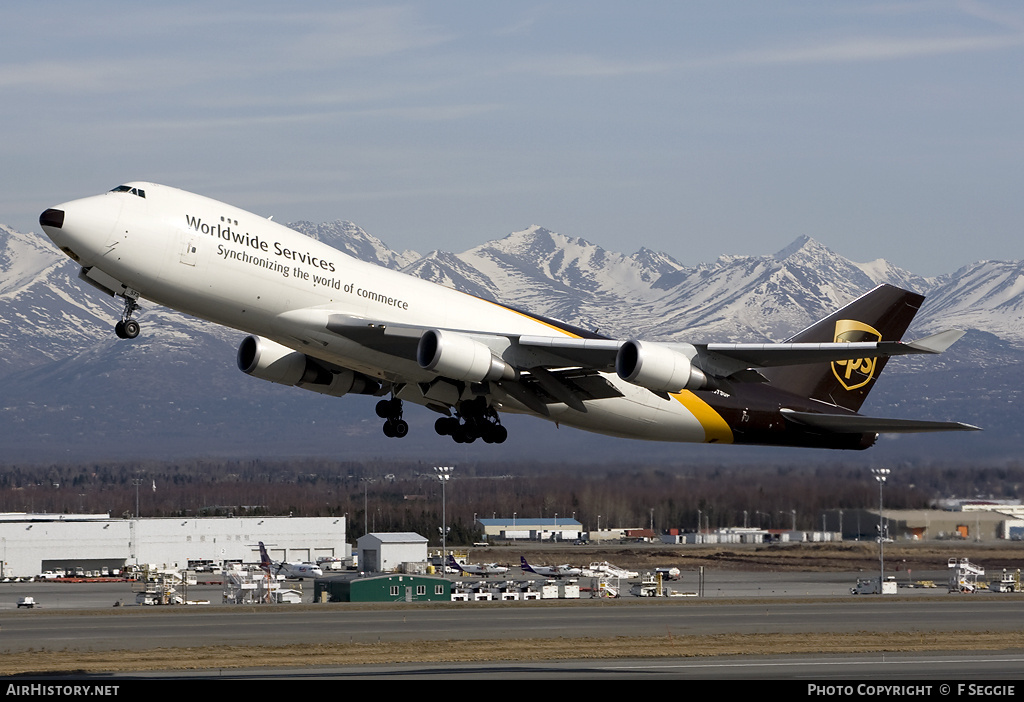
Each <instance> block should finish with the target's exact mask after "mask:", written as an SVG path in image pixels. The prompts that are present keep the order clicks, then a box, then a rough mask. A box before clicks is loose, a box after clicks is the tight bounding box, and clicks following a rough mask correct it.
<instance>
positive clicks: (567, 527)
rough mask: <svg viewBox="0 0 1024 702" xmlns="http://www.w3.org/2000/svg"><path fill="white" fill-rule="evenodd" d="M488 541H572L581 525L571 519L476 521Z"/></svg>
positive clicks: (532, 518)
mask: <svg viewBox="0 0 1024 702" xmlns="http://www.w3.org/2000/svg"><path fill="white" fill-rule="evenodd" d="M477 522H478V523H479V524H480V526H481V527H483V531H484V536H485V538H487V540H489V541H493V540H495V539H497V540H499V541H503V540H504V541H518V540H524V541H525V540H530V541H574V540H576V539H578V538H580V536H581V534H582V532H583V525H582V524H580V523H579V522H578V521H576V520H575V519H573V518H571V517H518V516H516V515H513V516H512V518H511V519H509V518H507V517H496V518H494V519H478V520H477Z"/></svg>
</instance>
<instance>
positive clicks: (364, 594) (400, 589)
mask: <svg viewBox="0 0 1024 702" xmlns="http://www.w3.org/2000/svg"><path fill="white" fill-rule="evenodd" d="M321 593H324V594H326V596H327V601H329V602H451V600H452V584H451V582H449V581H448V580H446V579H444V578H438V577H434V576H429V575H405V574H397V573H388V574H385V575H375V576H371V577H369V578H344V577H342V578H317V580H316V583H315V590H314V598H315V601H316V602H322V601H324V595H323V594H321Z"/></svg>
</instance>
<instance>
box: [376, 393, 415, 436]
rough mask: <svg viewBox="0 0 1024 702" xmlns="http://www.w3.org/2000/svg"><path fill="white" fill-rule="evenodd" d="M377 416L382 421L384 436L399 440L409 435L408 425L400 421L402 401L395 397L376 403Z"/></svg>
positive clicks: (402, 420)
mask: <svg viewBox="0 0 1024 702" xmlns="http://www.w3.org/2000/svg"><path fill="white" fill-rule="evenodd" d="M377 416H378V417H380V418H381V419H383V420H384V436H386V437H388V438H389V439H390V438H395V439H401V438H404V437H405V436H406V434H408V433H409V425H408V423H406V421H405V420H404V419H402V401H401V400H399V399H398V398H397V397H392V398H391V399H390V400H381V401H380V402H378V403H377Z"/></svg>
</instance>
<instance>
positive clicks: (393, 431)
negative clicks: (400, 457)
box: [384, 419, 409, 439]
mask: <svg viewBox="0 0 1024 702" xmlns="http://www.w3.org/2000/svg"><path fill="white" fill-rule="evenodd" d="M408 434H409V424H408V422H406V421H405V420H403V419H389V420H388V421H386V422H384V436H386V437H388V438H389V439H404V438H405V437H406V436H408Z"/></svg>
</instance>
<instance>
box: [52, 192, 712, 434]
mask: <svg viewBox="0 0 1024 702" xmlns="http://www.w3.org/2000/svg"><path fill="white" fill-rule="evenodd" d="M129 185H131V186H133V187H136V188H137V189H138V190H139V191H142V192H143V193H144V195H145V196H144V197H143V196H141V195H138V194H133V193H131V192H110V193H106V194H103V195H98V196H94V197H89V198H84V199H81V200H75V201H72V202H68V203H64V204H62V205H57V206H55V207H57V208H59V209H60V210H62V211H63V212H64V224H63V226H62V227H61V228H60V229H55V228H49V227H44V229H45V231H46V233H47V235H48V236H50V238H51V239H53V240H54V242H55V243H56V244H57V245H58V246H59V247H60V248H62V249H63V250H65V252H66V253H68V254H69V255H71V256H72V257H73V258H75V260H77V261H78V262H79V263H81V264H82V266H83V267H85V268H91V267H95V268H96V269H98V270H100V271H102V272H103V273H105V274H106V275H108V276H110V277H111V278H113V279H115V280H116V281H118V282H120V283H121V284H123V285H125V286H127V287H128V288H130V289H132V290H134V291H137V292H138V293H139V295H141V297H143V298H146V299H148V300H151V301H153V302H156V303H158V304H160V305H164V306H166V307H170V308H173V309H176V310H179V311H181V312H184V313H186V314H189V315H192V316H195V317H200V318H203V319H207V320H210V321H212V322H215V323H217V324H222V325H225V326H229V327H233V328H235V329H239V330H241V331H244V332H248V333H251V334H255V335H259V336H261V337H264V338H267V339H271V340H273V341H275V342H277V343H280V344H282V345H284V346H287V347H289V348H292V349H295V350H297V351H301V352H302V353H305V354H307V355H309V356H311V357H314V358H319V359H322V360H324V361H327V362H329V363H332V364H335V365H337V366H341V367H344V368H348V369H351V370H354V371H358V372H360V373H363V374H365V375H368V376H371V377H374V378H377V379H379V380H381V381H384V382H403V383H429V382H430V381H432V380H434V379H435V378H436V377H437V375H436V374H435V373H434V372H433V371H430V370H426V369H425V368H423V367H422V366H421V365H420V364H419V363H417V361H416V359H415V358H402V357H398V356H393V355H388V354H382V353H380V352H379V351H376V350H373V349H370V348H367V347H365V346H362V345H360V344H358V343H356V342H355V341H353V340H351V339H348V338H346V337H345V336H343V335H339V334H336V333H333V332H330V331H328V330H327V329H326V322H327V320H328V317H329V316H330V315H344V316H346V317H348V318H358V319H364V320H367V322H373V323H384V324H392V325H406V326H410V327H424V328H438V329H447V330H461V331H465V332H466V333H468V334H472V333H479V334H495V335H543V336H572V334H571V333H569V332H566V331H565V330H563V329H561V328H559V327H558V326H555V325H551V324H547V323H545V322H543V321H541V320H538V319H536V318H534V317H531V316H529V315H527V314H524V313H519V312H516V311H514V310H511V309H508V308H506V307H503V306H501V305H497V304H494V303H492V302H488V301H486V300H483V299H480V298H477V297H474V296H471V295H468V294H465V293H461V292H458V291H456V290H453V289H450V288H446V287H443V286H441V285H437V284H434V283H431V282H428V281H425V280H421V279H418V278H414V277H412V276H409V275H405V274H403V273H400V272H397V271H393V270H389V269H387V268H383V267H380V266H376V265H373V264H370V263H366V262H363V261H359V260H356V259H354V258H352V257H351V256H348V255H347V254H345V253H342V252H341V251H339V250H337V249H334V248H332V247H330V246H327V245H326V244H323V243H320V242H318V241H315V240H313V239H310V238H309V237H306V236H304V235H302V234H300V233H299V232H296V231H294V230H292V229H289V228H288V227H285V226H282V225H280V224H277V223H276V222H273V221H270V220H268V219H266V218H263V217H260V216H258V215H255V214H252V213H250V212H246V211H244V210H241V209H238V208H236V207H232V206H230V205H226V204H224V203H221V202H218V201H215V200H212V199H209V198H206V197H203V196H200V195H195V194H192V193H187V192H184V191H181V190H177V189H174V188H170V187H167V186H161V185H156V184H152V183H132V184H129ZM505 351H509V350H508V349H495V353H496V354H500V353H502V352H505ZM509 352H510V353H511V351H509ZM605 378H606V379H607V380H608V382H610V383H611V384H613V385H614V386H615V387H616V388H617V389H618V391H619V392H621V393H622V397H617V398H609V399H600V400H591V401H588V402H587V403H586V410H587V411H586V412H580V411H578V410H575V409H572V408H570V407H568V406H566V405H564V404H560V403H556V404H554V405H550V416H548V417H547V418H548V419H550V420H552V421H556V422H560V423H563V424H567V425H570V426H574V427H578V428H581V429H586V430H590V431H596V432H600V433H605V434H611V435H615V436H624V437H632V438H640V439H655V440H665V441H696V442H703V441H712V440H713V441H721V442H728V441H729V440H731V434H730V432H729V430H728V427H727V426H726V425H725V423H724V421H722V420H721V418H720V417H717V415H716V414H715V413H714V412H713V411H712V410H711V409H710V408H709V407H708V405H707V404H705V403H704V402H703V401H701V400H700V399H699V398H697V397H696V396H695V395H694V394H693V393H689V392H682V393H674V394H672V395H671V399H666V398H665V397H659V396H658V395H657V394H655V393H652V392H650V391H649V390H647V389H644V388H641V387H637V386H636V385H632V384H630V383H627V382H624V381H622V380H620V379H619V378H618V377H617V376H616V375H614V374H605ZM414 387H415V386H414ZM403 399H410V400H413V401H416V399H417V398H416V397H410V396H404V397H403ZM500 408H501V409H503V410H509V411H514V412H529V413H531V414H533V412H530V411H529V410H528V409H527V408H526V407H525V406H523V405H522V404H520V403H519V402H517V401H515V400H514V399H512V398H511V397H504V398H502V399H501V401H500Z"/></svg>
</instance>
